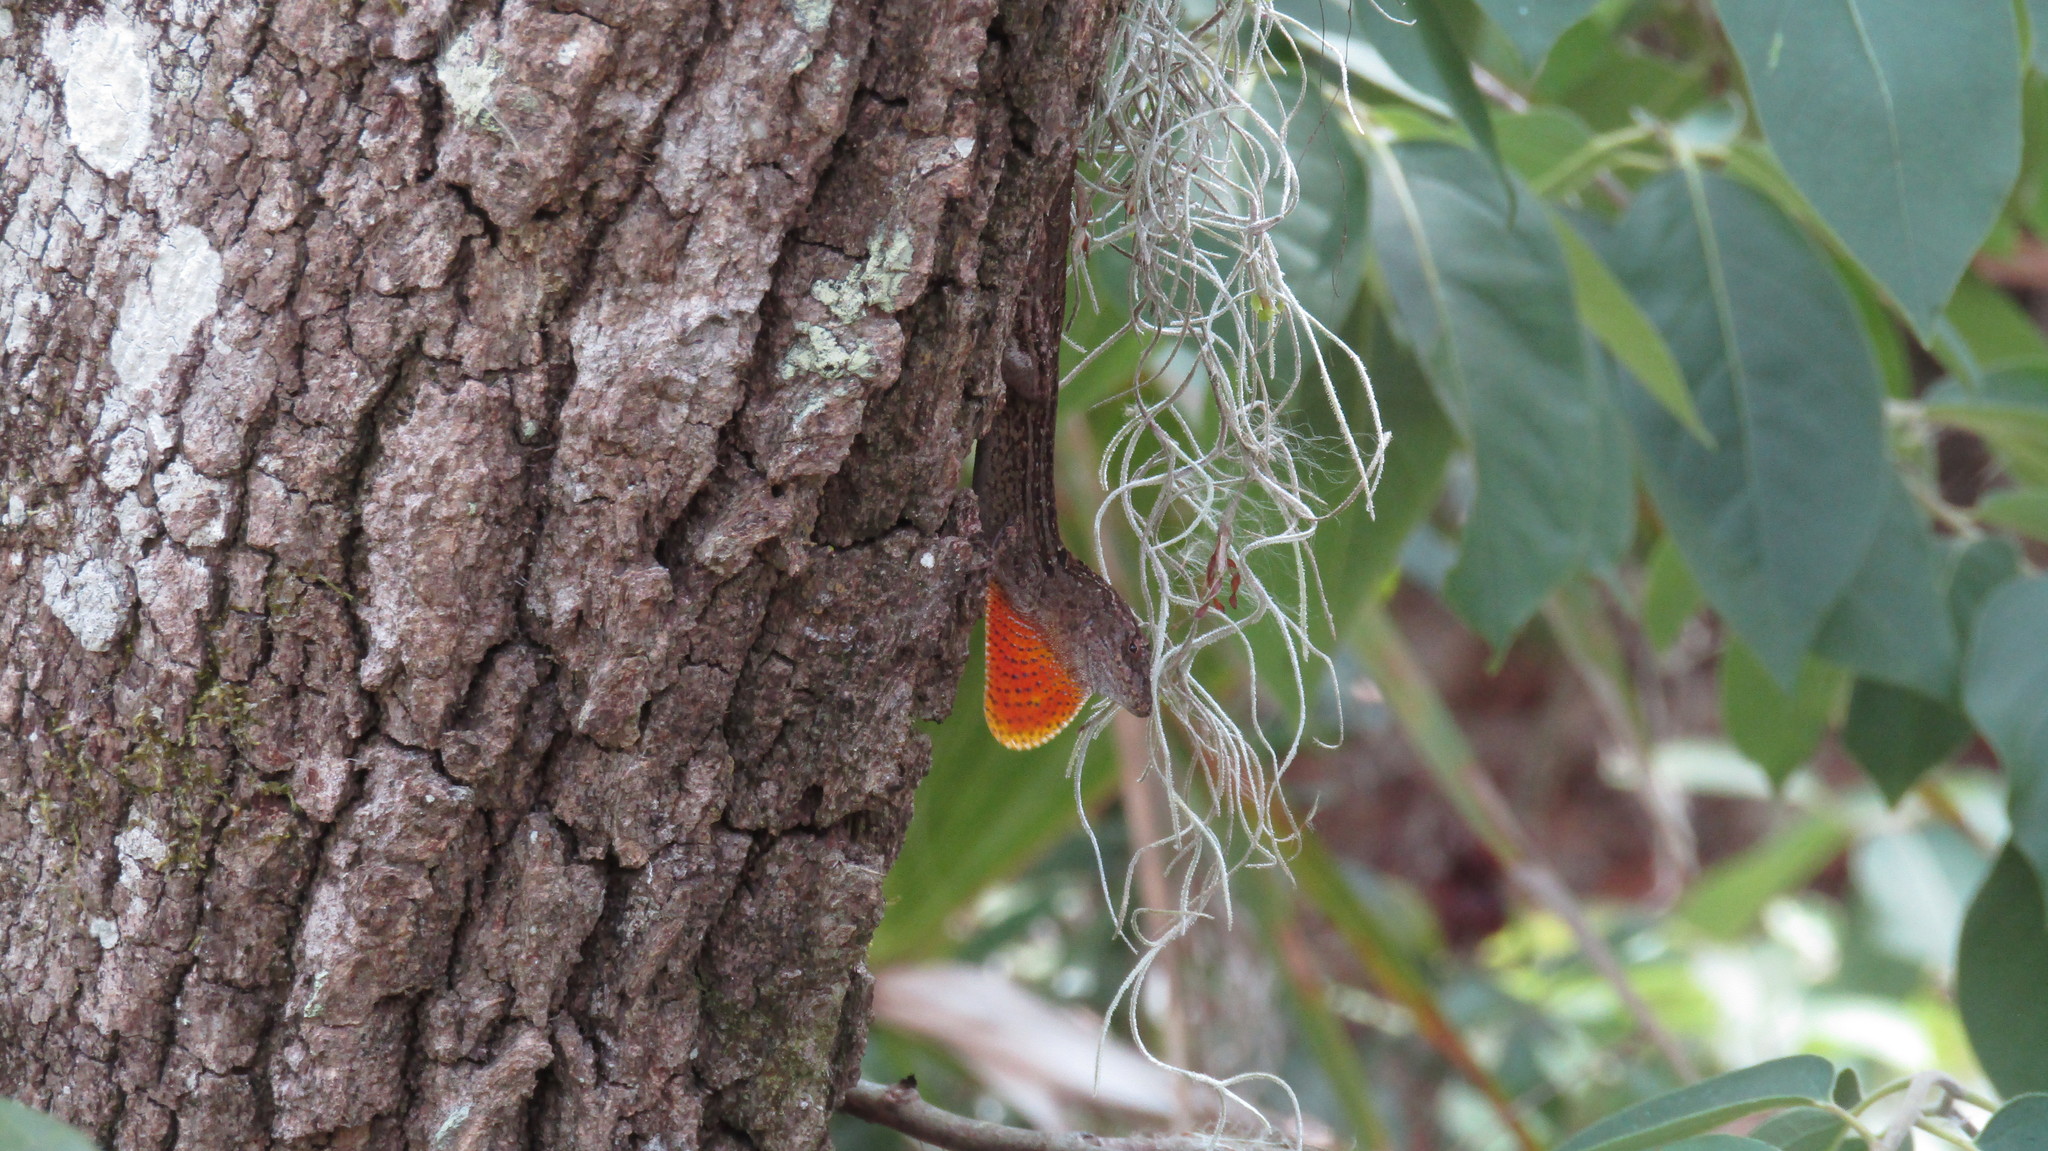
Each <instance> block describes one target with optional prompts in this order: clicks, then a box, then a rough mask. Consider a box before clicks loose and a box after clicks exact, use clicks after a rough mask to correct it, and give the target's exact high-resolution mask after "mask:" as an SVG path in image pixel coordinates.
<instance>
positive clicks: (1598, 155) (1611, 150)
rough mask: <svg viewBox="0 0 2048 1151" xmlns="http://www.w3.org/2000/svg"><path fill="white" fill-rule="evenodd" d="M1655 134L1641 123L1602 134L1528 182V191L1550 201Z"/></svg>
mask: <svg viewBox="0 0 2048 1151" xmlns="http://www.w3.org/2000/svg"><path fill="white" fill-rule="evenodd" d="M1655 134H1656V133H1655V130H1654V129H1651V128H1648V127H1645V126H1643V125H1640V124H1636V125H1631V126H1629V127H1627V128H1616V129H1615V130H1614V131H1612V132H1602V133H1601V134H1600V135H1598V136H1595V137H1593V138H1592V139H1590V140H1588V141H1586V142H1585V143H1584V144H1583V145H1581V146H1580V147H1579V150H1578V151H1576V152H1573V153H1572V154H1571V155H1569V156H1566V157H1565V158H1564V159H1562V160H1559V161H1558V162H1557V163H1556V165H1554V166H1553V167H1552V168H1551V169H1550V170H1549V171H1547V172H1545V173H1543V174H1542V175H1541V176H1538V177H1536V178H1535V179H1534V180H1531V181H1529V190H1530V191H1532V192H1534V193H1536V194H1537V195H1538V196H1543V197H1546V198H1548V197H1549V196H1551V195H1552V194H1554V193H1555V192H1557V190H1558V189H1560V188H1564V187H1568V186H1570V185H1571V184H1572V183H1573V182H1574V181H1576V180H1577V179H1578V178H1579V177H1580V175H1581V174H1582V173H1585V172H1589V171H1591V170H1592V169H1594V168H1598V167H1599V166H1600V165H1601V164H1603V163H1605V162H1606V160H1607V158H1608V157H1609V156H1612V155H1613V154H1615V153H1616V152H1619V151H1621V150H1623V149H1624V148H1632V147H1634V146H1635V145H1637V144H1640V143H1642V142H1643V141H1645V140H1648V139H1650V138H1651V137H1652V136H1654V135H1655Z"/></svg>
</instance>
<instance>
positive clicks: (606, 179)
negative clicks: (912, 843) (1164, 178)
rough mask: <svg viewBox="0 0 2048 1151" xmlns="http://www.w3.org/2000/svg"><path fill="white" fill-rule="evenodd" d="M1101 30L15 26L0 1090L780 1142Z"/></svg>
mask: <svg viewBox="0 0 2048 1151" xmlns="http://www.w3.org/2000/svg"><path fill="white" fill-rule="evenodd" d="M1113 8H1114V4H1113V0H866V2H849V0H839V2H837V3H835V2H834V0H723V2H720V3H702V2H695V0H637V2H634V3H624V2H621V0H550V2H547V3H531V2H528V0H504V2H503V3H502V5H501V6H499V7H496V8H480V7H476V6H474V5H460V4H456V3H454V2H453V0H360V2H358V0H275V2H270V3H256V2H252V0H197V2H194V0H143V3H141V4H138V5H122V6H119V7H116V6H113V5H109V6H107V7H105V8H103V9H102V8H98V7H95V6H94V5H93V4H92V3H91V2H90V0H86V2H75V0H49V2H44V0H31V2H30V3H29V4H27V5H26V6H16V7H14V8H13V9H12V10H11V11H0V122H4V123H6V124H8V125H9V126H10V129H11V130H10V131H9V133H8V135H7V136H6V138H5V140H4V142H0V328H4V330H0V388H4V391H0V402H4V404H5V408H4V414H0V419H4V432H5V434H4V436H0V640H4V658H0V1095H11V1096H16V1097H19V1098H22V1099H24V1100H25V1101H27V1102H29V1103H31V1104H34V1105H36V1106H40V1107H44V1108H47V1109H49V1110H52V1111H54V1112H55V1113H57V1114H58V1115H60V1116H62V1117H64V1118H66V1119H69V1120H71V1121H73V1122H75V1123H78V1124H80V1125H82V1126H84V1127H86V1128H87V1129H88V1130H90V1131H92V1132H94V1133H95V1134H96V1135H97V1136H98V1137H99V1138H101V1139H102V1140H103V1141H104V1142H105V1143H106V1144H107V1145H108V1146H110V1147H115V1148H122V1149H145V1148H146V1149H168V1148H179V1149H190V1151H208V1149H215V1148H236V1149H253V1148H266V1147H293V1148H317V1147H334V1148H398V1147H411V1148H432V1149H436V1151H438V1149H442V1148H465V1149H468V1148H475V1149H488V1148H513V1147H535V1148H550V1149H552V1148H571V1147H574V1148H613V1147H621V1148H623V1147H635V1148H643V1147H644V1148H685V1147H733V1148H755V1147H758V1148H768V1149H784V1148H788V1149H793V1151H810V1149H811V1148H815V1147H818V1146H819V1145H821V1143H822V1142H823V1141H824V1138H825V1122H826V1118H827V1116H828V1114H829V1113H830V1111H831V1109H832V1106H833V1103H834V1100H835V1097H836V1093H837V1092H838V1091H840V1090H843V1089H844V1088H845V1087H846V1086H847V1085H848V1084H850V1083H851V1082H852V1076H853V1074H854V1072H855V1068H856V1064H857V1062H858V1058H859V1052H860V1050H861V1047H862V1043H863V1040H864V1031H865V1026H866V1018H867V1001H866V973H865V971H864V969H863V967H862V957H863V954H864V951H865V947H866V943H867V939H868V937H869V934H870V932H871V931H872V929H873V927H874V925H875V922H876V920H877V918H878V917H879V915H880V914H881V894H880V892H881V886H880V885H881V879H882V875H883V873H884V871H885V870H886V868H887V867H888V865H889V863H890V862H891V860H892V859H893V858H894V856H895V853H896V851H897V848H898V845H899V843H900V841H901V837H902V832H903V828H904V825H905V822H906V820H907V819H908V816H909V811H910V797H911V790H912V788H913V787H914V786H915V784H916V783H917V781H918V779H919V778H920V777H921V776H922V774H923V772H924V769H925V766H926V762H927V757H928V747H927V743H926V741H925V739H924V737H923V736H922V735H920V734H919V733H918V731H917V729H916V727H915V722H914V721H917V720H929V719H936V718H938V717H940V716H941V715H942V714H943V713H944V712H945V711H946V709H947V708H948V707H949V705H950V703H951V700H952V696H953V683H954V680H955V678H956V677H957V674H958V672H959V668H960V664H961V663H962V661H963V660H964V658H965V650H966V636H967V632H968V628H969V626H970V624H971V622H972V620H973V618H974V617H975V616H976V615H977V614H978V612H979V609H980V603H979V598H980V593H979V589H980V586H981V570H982V565H983V563H984V558H983V557H981V556H979V555H977V552H976V549H975V547H974V545H973V537H974V532H975V521H974V512H973V505H972V499H971V497H970V496H967V495H965V494H964V493H962V492H961V491H960V489H959V487H958V478H959V475H960V468H961V464H962V461H963V458H964V456H965V455H966V453H967V450H968V448H969V447H970V445H971V444H972V443H973V442H974V439H975V437H976V436H977V435H978V434H979V433H980V431H981V430H982V428H983V427H984V426H985V425H986V422H987V415H988V411H989V405H990V403H991V401H992V400H993V399H995V398H996V396H997V394H998V390H999V388H1000V383H999V382H998V381H997V379H996V373H995V366H996V365H997V364H998V363H999V362H1000V358H1001V354H1002V335H1003V333H1006V332H1007V331H1008V330H1009V326H1010V318H1011V312H1012V309H1013V306H1014V302H1015V296H1016V285H1017V283H1018V281H1019V278H1020V275H1019V273H1020V271H1021V262H1022V261H1023V260H1024V259H1025V258H1026V257H1027V255H1028V254H1029V253H1030V251H1031V250H1032V248H1033V241H1034V238H1035V235H1036V230H1037V229H1038V228H1039V227H1040V226H1041V222H1042V221H1043V220H1044V219H1045V217H1046V210H1047V207H1048V205H1050V204H1051V203H1052V202H1053V199H1054V197H1055V196H1056V195H1057V194H1058V190H1059V188H1060V187H1061V184H1062V181H1063V177H1064V176H1065V174H1066V173H1067V171H1069V170H1070V169H1071V166H1072V155H1073V153H1072V147H1073V140H1074V136H1075V134H1076V132H1077V130H1078V127H1079V124H1080V119H1081V115H1082V109H1083V108H1084V106H1085V102H1086V100H1087V96H1088V91H1089V86H1090V85H1089V82H1090V80H1091V79H1092V77H1093V76H1094V75H1095V74H1096V72H1097V71H1098V69H1099V65H1100V53H1101V51H1102V47H1103V44H1104V42H1105V40H1106V38H1107V35H1108V32H1109V26H1110V23H1111V21H1112V20H1113V19H1114V13H1113V11H1112V10H1111V9H1113Z"/></svg>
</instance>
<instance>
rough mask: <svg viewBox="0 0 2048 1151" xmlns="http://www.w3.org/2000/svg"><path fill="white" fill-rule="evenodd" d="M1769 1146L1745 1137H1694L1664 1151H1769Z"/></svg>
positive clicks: (1673, 1144) (1682, 1140) (1670, 1145)
mask: <svg viewBox="0 0 2048 1151" xmlns="http://www.w3.org/2000/svg"><path fill="white" fill-rule="evenodd" d="M1770 1146H1771V1145H1770V1144H1769V1143H1765V1142H1763V1141H1762V1140H1760V1139H1752V1138H1750V1137H1749V1136H1747V1135H1695V1136H1693V1137H1692V1138H1690V1139H1680V1140H1679V1141H1678V1142H1676V1143H1672V1144H1669V1145H1668V1146H1666V1147H1665V1149H1664V1151H1769V1148H1770Z"/></svg>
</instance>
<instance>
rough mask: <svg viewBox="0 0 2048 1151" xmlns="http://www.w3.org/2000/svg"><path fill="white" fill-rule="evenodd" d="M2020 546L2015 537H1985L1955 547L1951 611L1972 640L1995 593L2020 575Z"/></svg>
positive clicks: (1950, 564) (1950, 583) (1950, 575)
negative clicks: (1986, 605)
mask: <svg viewBox="0 0 2048 1151" xmlns="http://www.w3.org/2000/svg"><path fill="white" fill-rule="evenodd" d="M2019 574H2020V549H2019V548H2018V547H2016V546H2015V545H2014V544H2013V542H2012V541H2011V540H2006V539H1982V540H1977V541H1975V542H1972V543H1969V544H1966V545H1962V546H1958V547H1953V548H1952V549H1951V550H1950V553H1949V560H1948V611H1949V617H1950V618H1951V619H1953V620H1955V624H1956V634H1957V635H1959V636H1962V637H1963V638H1964V639H1965V641H1967V640H1968V638H1969V636H1970V633H1971V632H1972V631H1973V630H1975V628H1976V626H1977V613H1978V612H1980V611H1982V610H1984V602H1985V601H1986V600H1988V599H1990V598H1991V593H1992V592H1995V591H1997V590H1998V589H1999V588H2002V587H2004V586H2005V585H2006V584H2008V583H2010V582H2012V581H2013V580H2015V579H2018V578H2019Z"/></svg>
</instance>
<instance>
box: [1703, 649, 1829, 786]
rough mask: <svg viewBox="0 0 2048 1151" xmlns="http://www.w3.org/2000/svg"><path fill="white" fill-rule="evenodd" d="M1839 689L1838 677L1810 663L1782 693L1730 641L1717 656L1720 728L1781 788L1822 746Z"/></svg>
mask: <svg viewBox="0 0 2048 1151" xmlns="http://www.w3.org/2000/svg"><path fill="white" fill-rule="evenodd" d="M1841 683H1842V676H1841V673H1840V672H1839V671H1836V670H1835V669H1834V668H1831V667H1829V666H1828V665H1826V664H1824V663H1821V662H1820V661H1818V660H1808V661H1806V666H1805V667H1804V668H1802V669H1800V672H1799V679H1798V681H1797V682H1796V683H1795V684H1794V686H1793V690H1792V691H1790V692H1786V691H1784V690H1783V689H1781V688H1780V687H1779V686H1778V684H1777V681H1776V680H1774V679H1772V678H1771V673H1770V672H1769V671H1768V670H1766V669H1765V667H1764V665H1763V664H1762V663H1761V662H1759V661H1758V659H1757V657H1756V655H1755V653H1753V652H1751V651H1750V650H1749V648H1748V647H1747V646H1746V645H1744V644H1743V643H1742V642H1741V641H1740V640H1734V639H1731V640H1729V642H1728V645H1727V647H1726V648H1724V649H1723V650H1722V652H1721V728H1722V730H1724V731H1726V732H1727V733H1728V740H1729V742H1731V743H1733V744H1734V745H1735V748H1736V750H1737V751H1740V752H1741V753H1742V754H1744V755H1746V756H1748V757H1749V758H1750V759H1751V760H1754V761H1755V762H1756V764H1757V766H1759V767H1761V768H1763V769H1764V771H1765V773H1766V774H1768V775H1769V776H1770V777H1771V782H1773V783H1778V784H1782V783H1784V782H1785V778H1786V777H1787V776H1789V775H1791V774H1792V769H1793V768H1796V767H1798V766H1799V765H1800V764H1802V763H1805V762H1806V760H1807V757H1808V756H1811V755H1812V754H1813V749H1814V748H1816V747H1818V746H1820V737H1821V736H1822V735H1823V734H1825V733H1826V732H1827V729H1828V713H1829V711H1830V710H1831V709H1832V707H1833V704H1834V699H1835V693H1836V692H1837V691H1838V690H1839V689H1840V687H1841Z"/></svg>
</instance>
